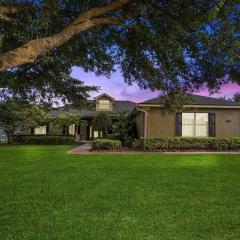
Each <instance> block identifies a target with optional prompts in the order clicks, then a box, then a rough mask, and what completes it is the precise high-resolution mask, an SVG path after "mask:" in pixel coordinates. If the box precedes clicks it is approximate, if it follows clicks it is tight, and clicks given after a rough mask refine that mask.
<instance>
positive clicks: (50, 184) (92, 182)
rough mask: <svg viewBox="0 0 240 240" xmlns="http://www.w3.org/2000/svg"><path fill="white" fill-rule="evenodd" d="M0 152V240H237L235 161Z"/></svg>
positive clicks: (239, 196)
mask: <svg viewBox="0 0 240 240" xmlns="http://www.w3.org/2000/svg"><path fill="white" fill-rule="evenodd" d="M68 149H69V146H2V147H0V171H1V178H0V239H4V240H5V239H11V240H12V239H21V240H23V239H24V240H25V239H34V240H36V239H44V240H45V239H71V240H73V239H81V240H90V239H91V240H99V239H102V240H110V239H111V240H113V239H114V240H120V239H124V240H125V239H127V240H129V239H131V240H133V239H134V240H135V239H136V240H142V239H147V240H149V239H151V240H152V239H161V240H168V239H169V240H170V239H171V240H172V239H181V240H182V239H184V240H185V239H186V240H189V239H191V240H197V239H208V240H209V239H211V240H215V239H221V240H225V239H229V240H230V239H231V240H232V239H240V156H239V155H150V154H142V155H67V154H66V151H67V150H68Z"/></svg>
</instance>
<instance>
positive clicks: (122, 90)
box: [72, 67, 240, 102]
mask: <svg viewBox="0 0 240 240" xmlns="http://www.w3.org/2000/svg"><path fill="white" fill-rule="evenodd" d="M72 77H75V78H77V79H80V80H82V81H84V82H85V84H86V85H90V86H99V87H100V91H99V92H98V93H93V94H91V97H94V96H97V95H99V94H101V93H103V92H105V93H107V94H109V95H111V96H112V97H114V98H116V99H119V100H131V101H134V102H142V101H145V100H148V99H150V98H154V97H157V96H158V94H159V93H158V92H157V91H156V92H152V91H150V90H143V89H140V88H139V87H138V86H137V84H133V85H130V86H129V85H128V84H127V83H125V82H124V80H123V77H122V76H121V74H120V72H116V73H114V74H112V76H111V78H110V79H109V78H106V77H103V76H100V77H97V76H96V75H95V74H94V73H85V72H84V71H83V70H81V69H80V68H79V67H73V68H72ZM239 91H240V85H238V84H236V83H229V84H227V85H223V86H222V87H221V89H220V91H219V93H217V94H214V95H212V96H213V97H220V96H221V97H224V96H226V97H232V96H233V95H234V93H236V92H239ZM196 94H198V95H204V96H210V94H209V92H208V90H207V89H206V88H202V89H201V90H200V91H198V92H196Z"/></svg>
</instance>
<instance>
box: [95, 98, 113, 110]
mask: <svg viewBox="0 0 240 240" xmlns="http://www.w3.org/2000/svg"><path fill="white" fill-rule="evenodd" d="M98 104H99V105H98V109H99V110H105V111H109V110H111V104H110V101H109V100H101V99H99V100H98Z"/></svg>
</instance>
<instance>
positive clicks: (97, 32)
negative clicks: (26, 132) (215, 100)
mask: <svg viewBox="0 0 240 240" xmlns="http://www.w3.org/2000/svg"><path fill="white" fill-rule="evenodd" d="M0 3H1V4H0V19H1V22H0V29H1V36H0V38H1V41H0V45H1V52H0V71H1V74H0V86H1V88H2V95H4V94H5V95H7V96H9V94H10V95H11V96H14V95H17V96H21V97H22V98H26V99H30V100H32V99H40V98H41V99H46V98H47V97H48V96H51V97H49V100H52V101H53V100H54V98H55V97H58V98H60V99H67V100H69V101H70V102H71V103H72V102H73V103H74V102H75V101H77V100H78V99H79V98H78V97H77V96H78V95H79V96H80V97H82V98H84V97H85V95H84V94H81V93H84V92H87V91H85V90H86V89H84V87H83V86H82V85H78V82H77V80H76V79H71V78H70V77H69V76H70V73H71V67H72V66H79V67H81V68H82V69H84V70H85V71H94V72H95V73H96V74H97V75H106V76H108V77H109V76H110V74H111V73H112V72H113V71H114V70H115V68H116V67H118V68H119V69H120V70H121V72H122V74H123V77H124V79H125V81H126V82H127V83H129V84H132V83H134V82H136V83H137V84H138V85H139V86H140V87H141V88H150V89H151V90H163V91H164V92H166V94H168V93H169V92H174V93H176V89H177V90H178V91H180V92H184V93H185V92H186V93H191V92H192V91H193V90H196V89H199V88H200V87H201V86H203V85H205V84H206V85H207V86H208V88H209V89H210V91H215V90H216V89H218V88H219V86H220V85H221V84H222V83H226V82H228V81H236V82H238V83H239V82H240V77H239V76H240V74H239V69H240V61H239V60H240V55H239V29H240V22H239V18H240V8H239V1H238V0H228V1H226V0H219V1H216V0H213V1H208V0H203V1H185V0H179V1H166V0H161V1H160V0H149V1H145V0H110V1H109V0H101V1H99V0H97V1H75V0H66V1H49V0H43V1H17V0H7V1H6V0H4V1H3V0H1V1H0ZM75 89H78V90H75ZM170 95H171V96H173V94H170ZM80 99H81V98H80Z"/></svg>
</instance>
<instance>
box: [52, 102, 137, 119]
mask: <svg viewBox="0 0 240 240" xmlns="http://www.w3.org/2000/svg"><path fill="white" fill-rule="evenodd" d="M91 102H93V101H91ZM136 105H137V104H136V103H134V102H131V101H120V100H116V101H114V102H113V111H107V113H108V114H109V115H110V116H115V115H116V114H117V112H118V111H129V112H131V111H133V109H134V108H135V107H136ZM98 113H99V111H96V108H95V105H93V107H89V109H77V108H73V107H71V106H67V107H66V106H64V107H60V108H55V109H52V111H51V115H52V116H53V117H56V116H59V115H62V114H79V115H80V116H81V117H94V116H96V115H97V114H98Z"/></svg>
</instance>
